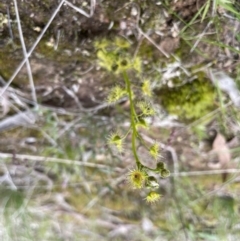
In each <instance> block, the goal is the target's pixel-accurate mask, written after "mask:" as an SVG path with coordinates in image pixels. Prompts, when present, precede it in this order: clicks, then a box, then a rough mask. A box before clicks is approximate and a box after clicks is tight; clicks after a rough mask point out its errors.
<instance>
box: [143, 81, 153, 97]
mask: <svg viewBox="0 0 240 241" xmlns="http://www.w3.org/2000/svg"><path fill="white" fill-rule="evenodd" d="M142 92H143V94H144V95H146V96H149V97H151V96H152V90H151V85H150V81H149V80H144V81H143V84H142Z"/></svg>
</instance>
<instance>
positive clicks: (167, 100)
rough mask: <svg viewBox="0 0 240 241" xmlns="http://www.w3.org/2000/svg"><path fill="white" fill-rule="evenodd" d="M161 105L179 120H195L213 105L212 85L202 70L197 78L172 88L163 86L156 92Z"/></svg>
mask: <svg viewBox="0 0 240 241" xmlns="http://www.w3.org/2000/svg"><path fill="white" fill-rule="evenodd" d="M158 94H159V95H160V99H161V102H162V105H163V107H164V108H165V109H166V110H167V111H168V112H169V113H170V114H173V115H176V116H178V117H179V119H181V120H195V119H198V118H200V117H202V116H203V115H205V114H206V113H208V112H209V111H211V110H212V109H213V107H214V100H215V97H216V94H215V90H214V87H213V86H212V85H211V83H210V81H209V80H208V79H207V78H206V77H205V75H204V74H203V73H202V72H199V74H198V75H197V79H195V80H193V81H191V82H187V83H186V84H183V85H180V86H175V87H173V88H170V87H168V86H167V85H165V86H163V87H162V88H161V89H160V91H159V92H158Z"/></svg>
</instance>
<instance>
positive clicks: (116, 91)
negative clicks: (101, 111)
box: [107, 85, 127, 104]
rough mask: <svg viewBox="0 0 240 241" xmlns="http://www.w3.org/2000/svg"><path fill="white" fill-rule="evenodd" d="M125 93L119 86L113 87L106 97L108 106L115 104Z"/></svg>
mask: <svg viewBox="0 0 240 241" xmlns="http://www.w3.org/2000/svg"><path fill="white" fill-rule="evenodd" d="M126 94H127V92H126V90H125V89H123V88H122V87H121V86H119V85H116V86H115V87H113V88H112V89H111V90H110V92H109V94H108V97H107V102H108V103H109V104H111V103H115V102H116V101H118V100H120V99H121V98H122V97H123V96H124V95H126Z"/></svg>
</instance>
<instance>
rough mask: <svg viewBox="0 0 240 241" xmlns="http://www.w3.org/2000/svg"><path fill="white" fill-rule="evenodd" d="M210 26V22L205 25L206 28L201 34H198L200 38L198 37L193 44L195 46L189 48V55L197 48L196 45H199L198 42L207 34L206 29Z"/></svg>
mask: <svg viewBox="0 0 240 241" xmlns="http://www.w3.org/2000/svg"><path fill="white" fill-rule="evenodd" d="M211 24H212V20H211V21H210V22H209V23H208V24H207V26H206V28H205V29H204V30H203V32H202V33H201V34H200V36H198V40H197V41H196V42H195V44H194V45H193V47H192V48H191V50H190V53H192V52H193V51H194V49H195V48H196V47H197V45H198V44H199V42H200V41H201V39H202V38H203V36H204V34H205V33H206V32H207V30H208V28H209V27H210V25H211Z"/></svg>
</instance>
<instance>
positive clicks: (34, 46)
mask: <svg viewBox="0 0 240 241" xmlns="http://www.w3.org/2000/svg"><path fill="white" fill-rule="evenodd" d="M64 1H65V0H62V1H61V2H60V4H59V5H58V7H57V8H56V10H55V11H54V13H53V15H52V16H51V18H50V19H49V21H48V23H47V24H46V26H45V28H44V29H43V31H42V32H41V34H40V35H39V36H38V38H37V40H36V41H35V43H34V44H33V46H32V47H31V49H30V50H29V52H28V53H26V56H25V57H24V59H23V61H22V62H21V63H20V64H19V66H18V68H17V69H16V70H15V72H14V73H13V75H12V76H11V78H10V79H9V81H8V82H7V84H6V85H5V86H4V88H3V89H2V91H1V92H0V96H2V95H3V93H4V92H5V91H6V90H7V88H8V87H9V86H10V84H11V83H12V81H13V80H14V78H15V77H16V76H17V74H18V73H19V71H20V70H21V69H22V67H23V65H24V64H25V63H26V61H27V60H28V58H29V57H30V56H31V54H32V52H33V51H34V49H35V48H36V46H37V45H38V43H39V42H40V40H41V39H42V37H43V35H44V33H45V32H46V31H47V29H48V27H49V26H50V24H51V23H52V21H53V19H54V18H55V16H56V15H57V13H58V11H59V10H60V8H61V7H62V5H63V3H64Z"/></svg>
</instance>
